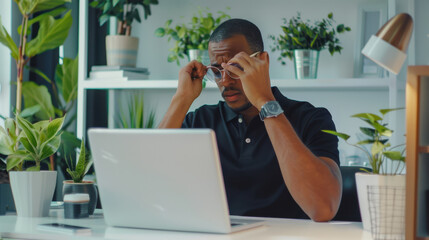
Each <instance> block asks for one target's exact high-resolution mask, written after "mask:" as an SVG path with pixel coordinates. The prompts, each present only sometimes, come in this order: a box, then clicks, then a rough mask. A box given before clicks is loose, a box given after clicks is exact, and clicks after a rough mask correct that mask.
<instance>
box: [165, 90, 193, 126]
mask: <svg viewBox="0 0 429 240" xmlns="http://www.w3.org/2000/svg"><path fill="white" fill-rule="evenodd" d="M191 104H192V101H191V102H190V101H185V100H184V98H182V97H180V96H177V95H174V96H173V98H172V99H171V103H170V106H169V107H168V109H167V113H166V114H165V115H164V118H163V119H162V121H161V123H160V124H159V125H158V128H180V127H181V126H182V123H183V120H184V119H185V116H186V113H187V112H188V110H189V108H190V106H191Z"/></svg>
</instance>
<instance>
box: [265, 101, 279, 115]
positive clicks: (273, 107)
mask: <svg viewBox="0 0 429 240" xmlns="http://www.w3.org/2000/svg"><path fill="white" fill-rule="evenodd" d="M265 108H266V109H267V112H269V113H278V112H280V111H281V108H280V105H279V104H278V103H277V102H274V101H272V102H268V103H267V104H266V105H265Z"/></svg>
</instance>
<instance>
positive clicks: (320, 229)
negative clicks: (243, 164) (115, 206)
mask: <svg viewBox="0 0 429 240" xmlns="http://www.w3.org/2000/svg"><path fill="white" fill-rule="evenodd" d="M97 211H98V210H97ZM258 219H263V220H265V221H266V222H265V225H264V226H262V227H257V228H254V229H249V230H245V231H241V232H237V233H233V234H206V233H192V232H176V231H158V230H147V229H131V228H116V227H109V226H107V225H106V224H105V223H104V218H103V214H102V213H101V212H96V213H95V214H94V215H93V216H91V217H90V218H86V219H64V217H63V213H62V210H51V212H50V217H46V218H18V217H16V216H15V215H6V216H0V237H2V238H21V239H56V240H57V239H76V238H78V239H208V240H210V239H215V240H217V239H219V240H224V239H228V240H235V239H243V240H244V239H245V240H256V239H264V240H270V239H272V240H277V239H282V240H288V239H294V240H312V239H314V240H316V239H317V240H325V239H326V240H328V239H329V240H336V239H338V240H340V239H341V240H344V239H347V240H371V239H372V238H371V233H369V232H366V231H364V230H363V229H362V223H357V222H329V223H316V222H313V221H310V220H296V219H275V218H258ZM54 222H57V223H65V224H72V225H78V226H86V227H90V228H91V229H92V232H91V235H86V236H79V235H69V234H58V233H52V232H47V231H41V230H37V225H38V224H41V223H54Z"/></svg>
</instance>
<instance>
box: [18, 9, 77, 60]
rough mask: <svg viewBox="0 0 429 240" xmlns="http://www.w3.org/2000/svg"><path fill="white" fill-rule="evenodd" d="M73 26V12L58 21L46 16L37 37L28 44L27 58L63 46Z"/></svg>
mask: <svg viewBox="0 0 429 240" xmlns="http://www.w3.org/2000/svg"><path fill="white" fill-rule="evenodd" d="M71 25H72V17H71V11H68V12H67V14H66V15H65V16H64V17H63V18H60V19H58V20H55V18H54V17H52V16H46V17H45V18H44V19H42V20H41V21H40V28H39V32H38V33H37V37H36V38H34V39H32V40H31V41H30V42H28V44H27V47H26V52H25V53H26V54H25V55H26V56H28V57H33V56H35V55H37V54H39V53H42V52H44V51H46V50H49V49H53V48H57V47H59V46H61V45H62V44H63V43H64V41H65V40H66V38H67V35H68V32H69V29H70V27H71Z"/></svg>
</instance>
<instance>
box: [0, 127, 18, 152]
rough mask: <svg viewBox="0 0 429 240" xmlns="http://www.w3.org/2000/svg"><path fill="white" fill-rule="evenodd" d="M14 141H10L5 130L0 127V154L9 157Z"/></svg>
mask: <svg viewBox="0 0 429 240" xmlns="http://www.w3.org/2000/svg"><path fill="white" fill-rule="evenodd" d="M13 146H14V141H13V140H12V139H11V137H10V136H9V134H8V133H7V132H6V130H5V129H4V128H3V127H1V126H0V154H3V155H10V154H12V153H14V152H15V151H14V150H13Z"/></svg>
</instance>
